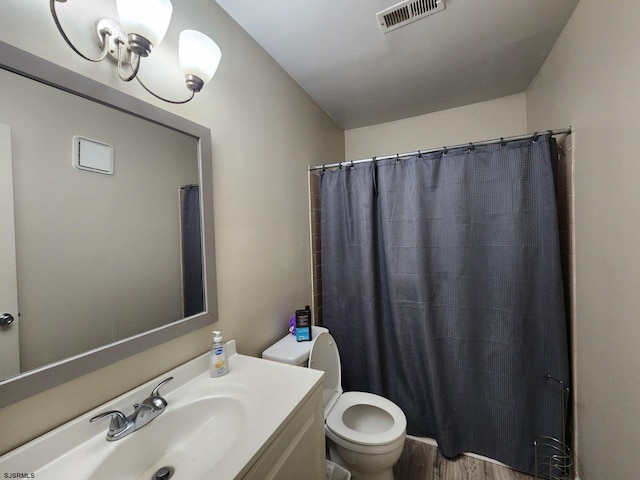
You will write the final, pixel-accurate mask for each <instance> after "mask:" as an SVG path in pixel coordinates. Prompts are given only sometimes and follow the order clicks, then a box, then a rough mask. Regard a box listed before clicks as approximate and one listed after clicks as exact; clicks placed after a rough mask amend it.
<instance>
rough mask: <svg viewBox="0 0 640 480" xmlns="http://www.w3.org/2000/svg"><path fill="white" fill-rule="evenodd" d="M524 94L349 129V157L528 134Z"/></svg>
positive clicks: (347, 151)
mask: <svg viewBox="0 0 640 480" xmlns="http://www.w3.org/2000/svg"><path fill="white" fill-rule="evenodd" d="M526 127H527V120H526V102H525V95H524V93H519V94H516V95H509V96H507V97H502V98H498V99H495V100H489V101H486V102H481V103H475V104H472V105H465V106H464V107H458V108H452V109H449V110H443V111H441V112H435V113H429V114H426V115H420V116H418V117H410V118H406V119H403V120H396V121H394V122H388V123H381V124H378V125H372V126H370V127H362V128H354V129H352V130H347V131H346V132H345V160H347V161H348V160H358V159H361V158H371V157H373V156H377V157H380V156H384V155H393V154H396V153H405V152H414V151H416V150H418V149H429V148H439V147H443V146H445V145H446V146H449V145H457V144H460V143H467V142H475V141H480V140H489V139H493V138H499V137H508V136H511V135H522V134H523V133H527V130H526Z"/></svg>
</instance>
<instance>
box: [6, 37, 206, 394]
mask: <svg viewBox="0 0 640 480" xmlns="http://www.w3.org/2000/svg"><path fill="white" fill-rule="evenodd" d="M3 52H4V53H9V54H11V55H2V56H0V58H1V59H2V62H3V63H5V62H6V63H5V65H3V66H2V68H4V69H3V70H0V84H1V85H2V86H3V88H2V90H1V91H0V103H1V104H2V106H3V108H2V109H1V110H0V124H5V125H7V126H8V127H7V128H8V129H9V130H10V132H11V137H10V138H11V145H10V150H9V151H10V152H11V160H12V168H13V189H14V195H13V197H14V203H15V209H14V214H15V245H16V246H15V261H16V265H17V278H16V279H15V280H14V283H15V284H16V285H17V293H18V310H19V317H18V316H17V315H15V317H16V318H17V320H16V321H15V322H14V324H13V325H12V326H11V330H12V331H13V333H14V336H15V333H16V332H18V335H17V337H19V354H18V355H19V365H20V372H4V373H5V375H11V374H12V373H16V374H17V373H21V372H25V371H29V372H30V373H28V374H27V375H20V376H18V377H15V378H14V379H12V381H13V382H14V383H16V382H17V384H18V385H33V384H37V383H38V381H37V379H38V377H40V380H42V378H45V376H46V378H47V381H46V382H45V388H47V387H46V384H47V383H48V384H51V386H52V385H55V384H57V383H61V381H67V380H69V379H71V378H74V377H75V376H76V375H77V374H78V373H80V372H83V373H86V372H87V371H91V370H93V369H95V368H100V366H104V365H106V364H108V363H111V362H112V361H115V360H118V359H120V358H122V357H123V356H127V355H130V354H133V353H136V352H137V351H140V350H141V349H144V348H148V347H149V346H153V345H155V344H158V343H161V342H162V341H166V340H168V339H170V338H174V337H176V336H178V335H181V334H183V333H186V332H187V331H189V330H191V329H193V328H199V326H202V325H205V324H207V323H210V322H213V321H215V316H216V313H215V308H216V301H215V277H214V276H213V274H214V272H213V271H212V268H211V266H212V265H213V263H212V259H213V251H212V250H213V245H212V240H213V239H212V233H211V232H209V230H211V228H210V227H205V228H204V229H203V228H201V227H202V223H201V218H202V216H203V213H205V212H207V211H209V213H210V209H211V202H210V200H208V199H206V198H207V195H208V196H209V198H210V196H211V191H210V137H209V135H210V134H209V131H208V129H206V128H204V127H201V126H199V125H197V124H193V123H192V122H189V121H186V120H184V119H181V118H180V117H176V116H174V115H172V114H169V113H168V112H165V111H162V110H159V109H156V108H155V107H152V106H150V105H148V104H145V103H143V102H140V101H138V100H136V99H133V98H132V97H128V96H127V95H125V94H122V93H121V92H118V91H115V90H113V89H110V88H109V87H105V86H104V85H100V86H99V89H96V84H95V82H93V81H91V80H89V79H87V78H84V77H81V76H79V75H76V74H73V72H69V71H67V70H64V69H61V68H60V67H57V66H55V65H53V64H50V63H48V62H45V61H43V60H41V59H38V58H37V57H33V56H31V55H29V54H26V53H24V52H21V51H19V50H17V49H15V48H13V47H10V46H8V45H6V44H0V53H3ZM13 58H17V60H16V61H15V62H14V64H11V63H10V62H11V61H12V59H13ZM6 59H9V62H7V61H6ZM7 69H9V70H13V71H8V70H7ZM29 69H34V70H35V71H36V72H37V73H29V75H33V76H35V77H38V78H39V79H42V73H43V72H44V73H45V74H46V73H51V74H52V75H54V76H55V77H56V78H64V83H62V87H63V88H64V89H65V90H69V89H70V85H72V88H73V89H74V90H77V89H80V92H79V93H80V95H81V96H79V95H77V94H74V93H70V92H69V91H63V90H61V89H59V88H54V87H53V86H51V85H47V84H44V83H42V82H41V81H35V80H32V79H29V78H25V77H24V76H22V75H18V74H16V73H14V71H16V70H17V71H20V72H21V73H22V72H25V70H29ZM44 80H45V81H47V82H49V83H51V81H50V80H48V79H46V78H45V79H44ZM56 82H59V80H56ZM83 88H84V89H87V88H88V90H86V91H91V92H99V93H97V94H96V93H92V95H99V96H101V98H98V99H97V100H98V101H97V102H96V101H92V100H89V99H87V98H86V95H87V94H86V93H84V91H82V89H83ZM104 94H106V95H107V100H105V99H104ZM105 102H108V103H115V104H116V106H117V108H112V107H111V106H109V105H105ZM123 110H125V111H123ZM140 112H142V113H140ZM131 113H133V114H131ZM149 120H151V121H149ZM76 136H80V137H84V138H87V139H91V140H95V141H97V142H98V143H96V144H94V143H91V142H84V143H82V144H81V146H80V148H79V154H76V157H75V158H73V157H74V154H75V153H74V148H73V146H74V140H73V139H74V137H76ZM203 147H204V148H203ZM0 148H2V146H1V145H0ZM109 148H110V149H111V150H109ZM111 153H113V159H114V160H113V161H114V164H113V165H114V171H113V174H102V173H98V172H99V171H100V170H102V169H103V167H104V166H105V165H106V164H107V163H108V159H109V158H110V155H111ZM200 155H202V158H201V159H200V161H199V157H200ZM72 158H73V161H72ZM74 161H75V162H76V163H78V162H80V163H82V164H86V165H88V169H87V170H81V169H79V168H77V166H76V167H75V168H74ZM207 174H208V176H207ZM205 199H206V200H205ZM203 200H204V201H203ZM1 220H2V219H0V221H1ZM203 237H204V243H203V242H202V239H203ZM202 247H204V248H202ZM204 256H206V257H207V260H208V262H209V263H208V264H209V265H210V268H209V269H207V268H204V261H203V257H204ZM0 275H4V272H0ZM5 276H6V275H5ZM5 280H7V279H3V282H0V285H2V284H6V283H10V282H11V279H8V282H7V281H5ZM205 290H206V292H205ZM3 296H4V294H3V292H0V302H1V301H2V300H1V299H2V298H3ZM3 308H4V307H3V306H2V305H0V310H2V309H3ZM16 313H17V312H16ZM185 317H188V319H189V320H183V319H184V318H185ZM191 320H195V322H191ZM187 324H191V325H190V326H188V325H187ZM8 331H9V329H7V328H5V327H2V330H1V331H0V336H2V335H4V334H5V333H7V332H8ZM145 332H152V333H151V334H145ZM7 337H8V335H7ZM125 339H129V340H125ZM2 340H3V339H2V338H1V337H0V341H2ZM114 342H116V343H114ZM105 345H111V347H107V348H105V347H104V346H105ZM88 351H90V352H91V353H90V354H88V355H87V354H85V352H88ZM69 357H72V358H73V360H65V359H67V358H69ZM52 362H53V366H50V367H46V368H43V366H45V365H49V364H52ZM32 369H36V370H35V371H33V370H32ZM47 370H48V374H46V372H47ZM42 372H45V373H44V374H43V373H42ZM31 377H34V378H31ZM51 377H52V378H51ZM0 381H2V379H1V378H0ZM9 383H11V382H7V381H4V382H2V383H1V384H0V393H3V390H2V389H3V388H4V386H5V385H7V384H9ZM30 388H31V389H33V388H32V387H30ZM38 388H41V387H38ZM42 389H44V388H42ZM27 390H28V389H27ZM6 391H9V390H6ZM33 393H35V392H33ZM26 395H29V393H28V392H27V391H25V393H21V394H19V395H17V396H16V395H11V396H12V397H15V399H14V400H13V401H16V400H19V399H20V398H19V397H24V396H26ZM3 402H6V403H11V401H8V402H7V399H6V398H3V399H2V400H0V406H2V405H1V404H2V403H3Z"/></svg>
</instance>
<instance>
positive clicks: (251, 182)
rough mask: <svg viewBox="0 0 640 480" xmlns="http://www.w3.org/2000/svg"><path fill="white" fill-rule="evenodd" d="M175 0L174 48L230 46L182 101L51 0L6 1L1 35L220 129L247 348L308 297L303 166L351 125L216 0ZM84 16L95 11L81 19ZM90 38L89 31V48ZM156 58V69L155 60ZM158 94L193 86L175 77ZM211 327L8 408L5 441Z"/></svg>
mask: <svg viewBox="0 0 640 480" xmlns="http://www.w3.org/2000/svg"><path fill="white" fill-rule="evenodd" d="M89 3H90V6H87V5H85V4H89ZM111 4H115V2H105V1H101V2H67V3H59V4H58V5H59V8H60V11H61V17H62V19H61V21H62V22H63V23H64V24H65V26H69V29H70V32H69V35H70V36H73V38H74V39H76V38H77V39H81V38H83V37H84V35H86V34H87V32H89V29H90V27H91V24H92V23H93V21H94V20H95V18H97V17H102V16H111V17H113V16H115V15H116V14H115V12H114V11H113V7H112V6H110V5H111ZM173 4H174V12H175V13H174V20H173V22H172V25H171V26H170V30H169V34H168V35H169V38H168V39H167V40H166V42H167V45H168V47H170V46H172V45H171V42H174V43H175V42H176V41H177V40H176V38H177V35H178V32H179V31H180V30H182V29H184V28H194V29H196V30H201V31H202V32H204V33H206V34H207V35H209V36H211V37H212V38H213V39H214V40H215V41H216V42H217V43H218V44H219V46H220V48H221V50H222V52H223V57H222V62H221V64H220V68H219V70H218V73H217V74H216V76H215V77H214V79H213V80H212V82H211V83H210V84H209V85H208V86H207V87H205V90H204V91H203V92H201V93H200V94H199V95H198V96H197V97H196V99H195V100H194V101H193V102H191V103H189V104H187V105H184V106H169V105H167V104H163V103H161V102H159V101H155V100H153V99H152V98H151V97H150V96H149V95H147V94H146V93H145V92H144V91H143V90H142V89H141V88H140V87H139V85H136V84H135V82H134V83H133V84H123V83H122V82H120V81H119V80H117V79H116V78H115V72H114V70H113V68H112V66H111V65H109V64H108V62H103V63H102V64H99V65H94V64H90V63H89V62H86V61H84V60H82V59H80V58H79V57H77V56H76V55H75V54H74V53H73V52H71V50H69V48H68V47H67V46H66V45H65V44H64V42H63V41H62V39H61V38H60V36H59V35H58V33H57V31H56V30H55V26H54V24H53V21H52V20H51V18H50V13H49V9H48V5H47V3H46V2H42V1H40V0H4V1H3V2H1V4H0V39H1V40H3V41H5V42H7V43H11V44H13V45H16V46H18V47H20V48H23V49H24V50H27V51H29V52H31V53H34V54H36V55H38V56H40V57H43V58H46V59H48V60H51V61H54V62H56V63H58V64H61V65H63V66H65V67H67V68H69V69H71V70H75V71H77V72H79V73H83V74H85V75H87V76H91V77H93V78H94V79H97V80H98V81H101V82H104V83H107V84H110V85H112V86H115V87H116V88H120V89H122V90H124V91H127V93H130V94H132V95H135V96H137V97H139V98H142V99H144V100H146V101H148V102H150V103H155V104H157V105H159V106H160V107H162V108H166V109H168V110H171V111H172V112H174V113H176V114H178V115H181V116H184V117H186V118H188V119H190V120H192V121H195V122H198V123H201V124H203V125H205V126H207V127H209V128H210V129H211V133H212V142H213V185H214V205H215V211H214V218H215V229H216V232H215V234H216V238H215V242H216V254H217V258H216V261H217V275H218V301H219V316H220V321H219V322H218V324H216V328H219V329H220V330H222V331H223V333H224V335H225V338H228V339H229V338H235V339H236V340H237V341H238V348H239V350H240V352H241V353H248V354H252V355H258V354H260V352H261V351H262V350H263V349H264V348H265V347H267V346H268V345H269V344H271V343H272V342H273V341H275V340H276V339H277V338H279V337H280V336H281V335H283V334H284V333H285V332H286V329H287V326H288V318H289V316H290V315H291V312H292V311H293V310H294V309H295V308H298V307H300V306H303V305H305V304H310V302H311V289H310V282H309V280H308V279H309V277H310V264H311V260H310V254H309V222H308V201H307V168H306V167H307V166H308V165H311V164H317V163H323V162H324V163H327V162H335V161H340V160H341V159H343V158H344V135H343V132H342V130H341V129H340V128H338V127H337V126H336V125H335V124H334V123H333V122H332V121H331V119H330V118H329V117H328V116H327V115H326V114H325V113H324V112H323V111H322V110H321V109H320V108H319V107H318V106H317V105H316V104H315V103H314V102H313V101H312V100H311V98H310V97H309V96H308V95H307V94H306V93H304V92H303V91H302V90H301V89H300V88H299V86H298V85H297V84H296V83H295V82H294V81H293V80H292V79H291V78H290V77H288V75H287V74H286V73H285V72H284V71H283V70H282V69H281V68H280V67H279V66H278V65H277V64H276V63H275V62H274V61H273V59H272V58H271V57H270V56H268V55H267V54H266V53H265V52H264V51H263V50H262V49H261V48H260V47H259V46H258V45H257V44H256V43H255V42H254V41H253V40H252V39H251V38H250V37H249V36H248V35H247V34H246V33H245V32H244V31H243V30H242V29H241V28H240V27H239V26H238V25H237V24H235V22H233V21H232V20H231V19H230V18H229V17H228V16H227V15H226V14H225V13H224V11H223V10H222V9H221V8H219V7H218V6H217V4H216V3H215V2H213V1H209V0H174V1H173ZM63 9H64V10H63ZM63 12H64V15H63V14H62V13H63ZM78 12H79V13H78ZM76 15H77V16H76ZM81 15H87V18H89V19H90V20H83V21H80V20H78V18H80V16H81ZM171 36H173V37H171ZM172 38H173V40H172ZM92 42H93V40H91V41H87V42H86V43H87V48H90V47H92ZM164 45H165V43H163V44H162V45H160V47H159V48H158V49H157V51H156V53H157V54H158V56H157V57H156V58H159V59H160V60H162V59H164V58H165V54H164V53H163V50H162V47H163V46H164ZM173 47H175V45H173ZM148 65H149V70H148V71H152V70H153V67H154V66H153V64H152V63H151V62H149V63H148ZM144 68H145V65H143V68H142V70H143V74H144ZM178 75H179V74H178ZM167 77H170V75H169V73H167V74H163V75H158V76H154V75H149V77H148V78H149V80H148V81H147V83H150V84H152V86H155V84H156V82H157V83H158V88H159V89H160V90H162V89H163V84H162V83H160V82H158V79H160V80H162V81H164V79H165V78H167ZM179 78H180V80H179V81H178V82H177V83H178V84H180V83H182V80H181V77H179ZM168 83H169V84H170V86H171V82H168ZM161 93H163V94H165V95H172V97H179V96H183V95H184V93H183V92H182V91H181V90H180V91H174V90H173V89H171V88H169V89H168V91H166V92H165V91H161ZM212 220H213V219H210V221H212ZM210 330H211V327H207V328H203V329H201V330H199V331H197V332H194V333H193V334H189V335H186V336H184V337H181V338H180V339H177V340H175V341H172V342H169V343H167V344H165V345H161V346H159V347H157V348H154V349H152V350H150V351H147V352H144V353H142V354H139V355H137V356H134V357H132V358H129V359H126V360H123V361H121V362H119V363H117V364H115V365H113V366H110V367H107V368H104V369H102V370H100V371H98V372H95V373H93V374H90V375H86V376H84V377H82V378H80V379H78V380H75V381H72V382H69V383H68V384H65V385H62V386H60V387H57V388H54V389H52V390H50V391H47V392H44V393H42V394H40V395H37V396H35V397H33V398H31V399H28V400H25V401H23V402H20V403H18V404H15V405H12V406H9V407H7V408H4V409H2V410H0V425H2V432H3V435H2V436H1V438H0V452H4V451H7V450H9V449H10V448H13V447H15V446H17V445H19V444H21V443H23V442H25V441H27V440H29V439H30V438H33V437H35V436H37V435H39V434H41V433H43V432H45V431H47V430H49V429H51V428H53V427H55V426H57V425H59V424H60V423H62V422H64V421H66V420H68V419H70V418H73V417H75V416H77V415H78V414H80V413H82V412H85V411H87V410H89V409H91V408H93V407H95V406H97V405H99V404H101V403H103V402H105V401H106V400H108V399H110V398H113V397H115V396H117V395H119V394H120V393H122V392H124V391H126V390H129V389H131V388H132V387H134V386H136V385H139V384H140V383H142V382H143V381H145V380H148V379H150V378H153V377H155V376H157V375H160V374H161V373H162V372H164V371H166V370H168V369H170V368H172V367H173V366H175V365H178V364H180V363H182V362H184V361H186V360H188V359H190V358H193V357H194V356H196V355H198V354H200V353H202V352H205V351H206V350H207V349H208V348H209V343H210V334H209V332H210Z"/></svg>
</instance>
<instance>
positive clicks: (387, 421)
mask: <svg viewBox="0 0 640 480" xmlns="http://www.w3.org/2000/svg"><path fill="white" fill-rule="evenodd" d="M352 408H353V409H354V411H355V410H365V409H366V410H368V412H367V413H368V415H369V418H370V419H371V416H374V417H375V420H373V423H374V424H373V425H362V426H360V425H358V423H357V421H352V422H350V419H349V409H352ZM325 424H326V426H327V428H328V429H329V430H331V431H332V432H333V433H334V434H336V435H337V436H339V437H341V438H344V439H345V440H347V441H350V442H354V443H358V444H360V445H372V446H373V445H387V444H389V443H393V442H395V441H396V440H398V438H400V437H402V436H404V434H405V430H406V428H407V420H406V417H405V416H404V413H403V412H402V410H401V409H400V407H398V406H397V405H396V404H395V403H393V402H392V401H391V400H387V399H386V398H384V397H381V396H380V395H375V394H373V393H367V392H346V393H343V394H342V396H341V397H340V399H339V400H338V402H337V403H336V405H335V406H334V407H333V409H332V410H331V412H330V413H329V416H328V417H327V419H326V422H325Z"/></svg>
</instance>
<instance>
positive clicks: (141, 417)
mask: <svg viewBox="0 0 640 480" xmlns="http://www.w3.org/2000/svg"><path fill="white" fill-rule="evenodd" d="M171 380H173V377H169V378H166V379H164V380H163V381H162V382H160V383H159V384H158V386H157V387H156V388H154V389H153V391H152V392H151V395H149V396H148V397H147V398H145V399H144V400H143V401H142V403H136V404H134V405H133V408H134V411H133V413H132V414H131V415H129V416H128V417H127V416H126V415H125V414H124V413H122V412H121V411H119V410H109V411H108V412H103V413H101V414H99V415H96V416H95V417H93V418H92V419H91V420H89V421H90V422H95V421H97V420H102V419H103V418H107V417H111V424H110V425H109V431H108V432H107V440H108V441H110V442H114V441H116V440H120V439H121V438H124V437H126V436H127V435H129V434H130V433H131V432H135V431H136V430H138V429H139V428H142V427H144V426H145V425H146V424H147V423H149V422H150V421H151V420H153V419H154V418H156V417H157V416H158V415H160V414H161V413H162V412H164V409H165V408H166V407H167V401H166V400H165V399H164V398H162V397H161V396H160V393H159V391H160V388H161V387H162V386H164V385H166V384H167V383H169V382H170V381H171Z"/></svg>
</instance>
